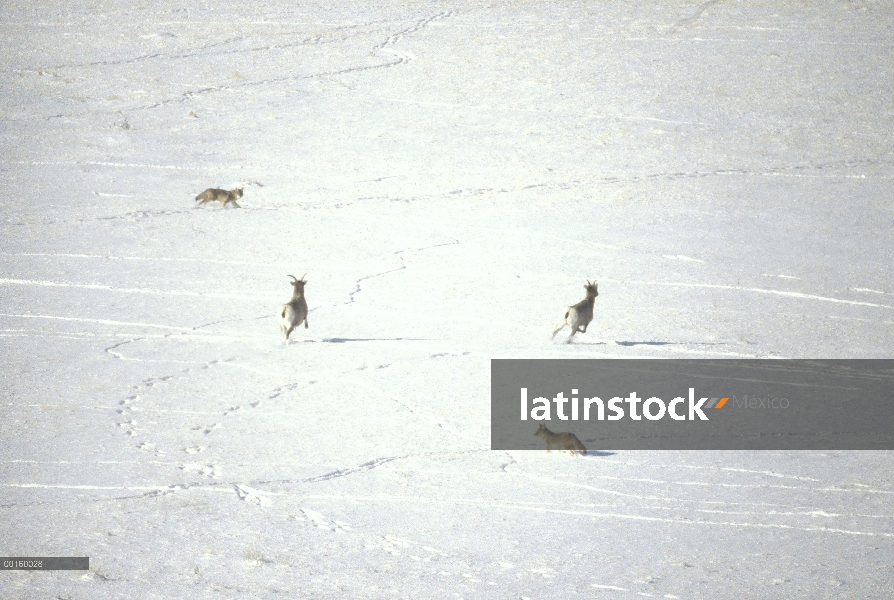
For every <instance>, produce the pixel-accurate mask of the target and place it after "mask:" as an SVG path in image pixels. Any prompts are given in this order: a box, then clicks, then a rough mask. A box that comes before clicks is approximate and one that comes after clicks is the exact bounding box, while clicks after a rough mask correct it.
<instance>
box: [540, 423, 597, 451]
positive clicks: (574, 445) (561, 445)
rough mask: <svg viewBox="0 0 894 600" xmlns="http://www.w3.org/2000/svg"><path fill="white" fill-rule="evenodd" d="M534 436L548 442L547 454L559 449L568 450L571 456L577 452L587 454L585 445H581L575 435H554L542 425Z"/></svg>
mask: <svg viewBox="0 0 894 600" xmlns="http://www.w3.org/2000/svg"><path fill="white" fill-rule="evenodd" d="M534 435H539V436H540V437H542V438H543V441H544V442H546V451H547V452H549V451H550V450H552V449H553V448H557V449H559V450H568V452H570V453H571V456H574V455H575V452H580V453H581V454H586V453H587V449H586V448H584V445H583V444H581V442H580V440H579V439H577V436H576V435H574V434H573V433H553V432H552V431H550V430H549V429H547V428H546V427H544V426H543V423H541V424H540V427H538V428H537V433H535V434H534Z"/></svg>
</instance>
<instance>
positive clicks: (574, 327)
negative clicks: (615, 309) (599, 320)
mask: <svg viewBox="0 0 894 600" xmlns="http://www.w3.org/2000/svg"><path fill="white" fill-rule="evenodd" d="M596 286H597V284H596V282H595V281H594V282H593V283H590V280H589V279H588V280H587V285H585V286H584V289H585V290H587V297H586V298H584V299H583V300H581V301H580V302H578V303H577V304H575V305H574V306H569V307H567V308H566V309H565V316H563V317H562V320H561V321H559V322H558V323H556V329H555V331H553V337H556V334H557V333H559V330H560V329H562V328H563V327H565V325H568V326H569V327H571V335H569V336H568V339H567V340H566V341H565V343H566V344H570V343H571V338H572V337H573V336H574V334H575V333H577V332H578V331H580V332H581V333H586V332H587V325H589V324H590V321H592V320H593V303H594V302H595V301H596V296H598V295H599V290H598V289H597V287H596Z"/></svg>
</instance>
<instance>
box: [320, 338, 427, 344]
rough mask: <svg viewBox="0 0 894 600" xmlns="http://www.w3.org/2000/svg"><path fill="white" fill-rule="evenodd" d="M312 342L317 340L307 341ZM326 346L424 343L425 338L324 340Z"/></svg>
mask: <svg viewBox="0 0 894 600" xmlns="http://www.w3.org/2000/svg"><path fill="white" fill-rule="evenodd" d="M306 341H308V342H312V341H315V340H306ZM320 341H321V342H323V343H324V344H346V343H347V342H424V341H427V340H426V339H425V338H338V337H334V338H323V339H322V340H320Z"/></svg>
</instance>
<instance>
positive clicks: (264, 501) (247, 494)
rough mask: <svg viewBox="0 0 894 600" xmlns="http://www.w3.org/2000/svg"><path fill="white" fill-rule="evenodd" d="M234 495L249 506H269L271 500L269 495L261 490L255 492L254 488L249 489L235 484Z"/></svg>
mask: <svg viewBox="0 0 894 600" xmlns="http://www.w3.org/2000/svg"><path fill="white" fill-rule="evenodd" d="M235 487H236V493H237V494H238V495H239V498H241V499H242V500H245V501H246V502H248V503H250V504H259V505H260V506H270V504H271V500H270V498H269V497H268V496H269V494H268V493H267V492H262V491H261V490H256V489H254V488H250V487H248V486H247V485H243V484H241V483H237V484H236V486H235Z"/></svg>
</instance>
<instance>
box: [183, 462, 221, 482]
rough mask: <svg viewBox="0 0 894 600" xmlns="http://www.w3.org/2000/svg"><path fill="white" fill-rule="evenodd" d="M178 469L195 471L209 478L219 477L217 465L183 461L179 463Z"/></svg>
mask: <svg viewBox="0 0 894 600" xmlns="http://www.w3.org/2000/svg"><path fill="white" fill-rule="evenodd" d="M180 469H181V470H183V471H186V472H187V473H192V472H196V473H198V474H199V475H201V476H202V477H209V478H211V479H217V478H218V477H220V473H221V469H220V467H219V466H217V465H203V464H200V463H185V464H183V465H181V467H180Z"/></svg>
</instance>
